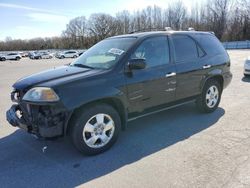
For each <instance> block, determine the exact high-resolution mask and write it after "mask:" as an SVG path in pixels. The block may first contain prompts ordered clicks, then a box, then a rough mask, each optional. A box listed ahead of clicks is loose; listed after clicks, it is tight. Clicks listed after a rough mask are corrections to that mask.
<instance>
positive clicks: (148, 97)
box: [126, 36, 176, 112]
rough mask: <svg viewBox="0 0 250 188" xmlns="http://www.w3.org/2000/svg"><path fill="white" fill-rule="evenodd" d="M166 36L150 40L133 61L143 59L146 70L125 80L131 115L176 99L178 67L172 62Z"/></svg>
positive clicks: (137, 72) (141, 46) (136, 53)
mask: <svg viewBox="0 0 250 188" xmlns="http://www.w3.org/2000/svg"><path fill="white" fill-rule="evenodd" d="M169 54H170V53H169V43H168V38H167V36H156V37H150V38H148V39H146V40H144V41H143V42H142V43H141V44H140V45H139V46H138V47H137V49H136V50H135V51H134V52H133V53H132V55H131V56H130V59H133V58H144V59H145V60H146V63H147V66H146V68H145V69H142V70H132V72H131V73H130V74H127V76H126V82H127V91H128V101H129V103H130V105H129V106H130V109H129V111H130V112H136V111H143V110H145V109H148V108H150V107H154V106H157V105H161V104H165V103H168V102H171V101H173V100H174V99H175V88H176V77H175V65H174V64H172V63H171V61H170V55H169Z"/></svg>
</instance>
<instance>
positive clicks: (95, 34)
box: [0, 0, 250, 51]
mask: <svg viewBox="0 0 250 188" xmlns="http://www.w3.org/2000/svg"><path fill="white" fill-rule="evenodd" d="M165 27H171V28H172V29H174V30H186V29H187V28H189V27H193V28H194V29H195V30H199V31H213V32H214V33H215V35H216V36H217V37H218V38H219V39H220V40H221V41H235V40H249V39H250V0H206V1H204V2H202V3H201V4H200V3H197V4H195V5H194V6H192V7H191V9H188V8H187V7H186V6H185V5H184V4H183V2H182V1H180V0H179V1H176V2H174V3H171V4H169V5H168V7H167V8H165V9H164V8H161V7H158V6H157V5H155V6H148V7H146V8H144V9H141V10H137V11H134V12H129V11H127V10H124V11H121V12H118V13H117V14H116V15H115V16H111V15H109V14H105V13H95V14H92V15H91V16H90V17H89V18H88V19H87V18H86V17H85V16H80V17H76V18H74V19H72V20H70V21H69V23H68V24H67V25H66V28H65V30H64V31H63V32H62V34H61V36H60V37H51V38H35V39H30V40H11V38H6V40H5V41H1V42H0V50H1V51H3V50H42V49H85V48H89V47H90V46H92V45H93V44H95V43H97V42H98V41H100V40H102V39H104V38H107V37H110V36H114V35H120V34H128V33H131V32H134V31H151V30H162V29H164V28H165Z"/></svg>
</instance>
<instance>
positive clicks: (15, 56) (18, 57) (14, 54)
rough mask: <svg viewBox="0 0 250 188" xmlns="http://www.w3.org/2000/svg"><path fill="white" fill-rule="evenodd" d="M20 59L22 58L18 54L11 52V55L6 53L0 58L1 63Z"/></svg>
mask: <svg viewBox="0 0 250 188" xmlns="http://www.w3.org/2000/svg"><path fill="white" fill-rule="evenodd" d="M21 58H22V56H21V55H20V54H19V53H16V52H12V53H8V54H6V55H3V56H1V61H5V60H20V59H21Z"/></svg>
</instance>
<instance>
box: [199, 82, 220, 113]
mask: <svg viewBox="0 0 250 188" xmlns="http://www.w3.org/2000/svg"><path fill="white" fill-rule="evenodd" d="M221 93H222V88H221V85H220V84H219V82H218V81H216V80H214V79H212V80H208V81H207V82H206V83H205V85H204V87H203V91H202V94H201V95H200V96H199V98H198V99H197V100H196V106H197V108H198V110H199V111H200V112H203V113H211V112H214V111H215V110H216V109H217V108H218V106H219V103H220V99H221Z"/></svg>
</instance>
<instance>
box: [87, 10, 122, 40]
mask: <svg viewBox="0 0 250 188" xmlns="http://www.w3.org/2000/svg"><path fill="white" fill-rule="evenodd" d="M88 28H89V32H90V33H89V34H90V35H91V36H94V37H95V40H96V41H99V40H102V39H104V38H106V37H109V36H112V35H115V34H116V33H117V30H118V22H117V20H116V19H115V18H114V17H112V16H110V15H108V14H102V13H100V14H92V15H91V16H90V18H89V21H88Z"/></svg>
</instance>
